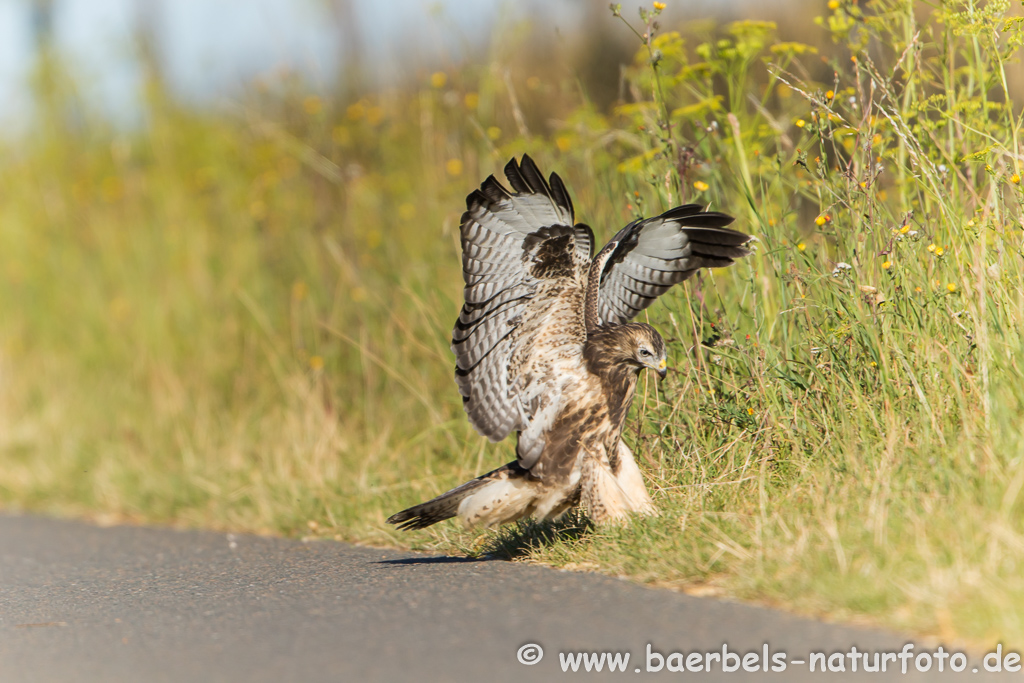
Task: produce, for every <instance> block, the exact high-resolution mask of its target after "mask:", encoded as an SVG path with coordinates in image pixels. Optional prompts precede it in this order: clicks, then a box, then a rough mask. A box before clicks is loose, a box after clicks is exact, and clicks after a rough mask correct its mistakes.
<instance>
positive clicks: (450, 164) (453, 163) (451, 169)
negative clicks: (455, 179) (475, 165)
mask: <svg viewBox="0 0 1024 683" xmlns="http://www.w3.org/2000/svg"><path fill="white" fill-rule="evenodd" d="M444 170H446V171H448V175H451V176H460V175H462V159H449V160H448V161H446V162H445V165H444Z"/></svg>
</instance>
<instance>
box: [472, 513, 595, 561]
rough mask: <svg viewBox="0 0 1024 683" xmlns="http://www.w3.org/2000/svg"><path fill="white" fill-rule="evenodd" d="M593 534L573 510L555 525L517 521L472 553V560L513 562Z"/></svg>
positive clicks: (584, 518)
mask: <svg viewBox="0 0 1024 683" xmlns="http://www.w3.org/2000/svg"><path fill="white" fill-rule="evenodd" d="M593 530H594V523H593V522H591V521H590V519H589V518H588V517H587V516H586V515H584V514H582V513H580V512H578V511H576V510H573V511H572V512H570V513H569V514H567V515H566V516H565V517H563V518H562V519H560V520H558V521H557V522H538V521H535V520H532V519H531V520H525V521H520V522H516V523H515V524H514V525H513V524H510V525H508V526H506V527H503V528H501V529H499V530H498V531H497V533H495V534H494V535H493V536H492V537H491V538H489V539H487V540H486V541H485V542H484V544H483V546H482V547H480V548H479V549H478V550H476V551H475V552H474V553H473V556H475V557H479V558H482V559H493V560H514V559H516V558H519V557H525V556H526V555H529V554H530V553H531V552H533V551H534V550H538V549H540V548H543V547H547V546H551V545H555V544H557V543H565V542H570V543H571V542H573V541H578V540H581V539H583V538H586V537H587V536H589V535H590V534H591V532H593Z"/></svg>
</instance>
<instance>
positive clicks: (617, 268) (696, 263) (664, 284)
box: [594, 204, 752, 325]
mask: <svg viewBox="0 0 1024 683" xmlns="http://www.w3.org/2000/svg"><path fill="white" fill-rule="evenodd" d="M732 222H733V218H732V217H731V216H727V215H726V214H724V213H719V212H717V211H705V210H704V208H703V207H702V206H700V205H699V204H687V205H685V206H677V207H675V208H674V209H669V210H668V211H666V212H665V213H663V214H661V215H660V216H657V217H655V218H649V219H646V220H640V221H634V222H632V223H630V224H629V225H627V226H626V227H625V228H623V229H622V230H620V231H619V232H618V234H616V235H615V237H613V238H612V239H611V241H610V242H609V243H608V244H607V245H606V246H605V247H604V249H602V250H601V253H600V254H598V255H597V257H596V258H595V259H594V263H595V264H599V265H602V266H603V269H602V272H601V276H600V285H599V292H598V303H597V314H598V322H599V323H600V324H602V325H620V324H622V323H626V322H629V321H630V320H632V319H633V317H634V316H636V314H637V313H639V312H640V311H642V310H644V309H645V308H647V307H648V306H650V305H651V304H652V303H654V300H655V299H657V298H658V297H659V296H661V295H662V294H664V293H665V292H667V291H668V290H669V289H670V288H671V287H672V286H673V285H675V284H678V283H680V282H682V281H683V280H686V279H687V278H689V277H690V276H691V275H693V274H694V273H695V272H697V270H699V269H700V268H722V267H725V266H728V265H731V264H732V263H733V262H734V261H735V260H736V259H738V258H741V257H743V256H746V255H747V254H749V253H750V252H749V250H748V249H747V248H746V247H745V246H744V245H745V244H747V242H749V241H750V240H751V239H752V238H751V237H750V235H745V234H744V233H742V232H738V231H736V230H732V229H730V228H727V227H726V226H727V225H729V224H730V223H732ZM595 277H596V274H595Z"/></svg>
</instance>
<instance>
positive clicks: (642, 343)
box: [593, 323, 668, 378]
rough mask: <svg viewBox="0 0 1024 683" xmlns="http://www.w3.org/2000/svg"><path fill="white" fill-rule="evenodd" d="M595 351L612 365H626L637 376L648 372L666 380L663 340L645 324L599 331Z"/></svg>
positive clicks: (654, 330) (594, 339) (594, 340)
mask: <svg viewBox="0 0 1024 683" xmlns="http://www.w3.org/2000/svg"><path fill="white" fill-rule="evenodd" d="M593 342H594V344H595V347H600V348H602V349H603V350H602V352H601V355H602V356H603V357H604V358H605V359H606V360H607V361H610V362H611V363H612V364H622V365H628V366H631V367H634V368H636V370H637V372H639V371H640V370H643V369H644V368H650V369H651V370H654V371H655V372H656V373H658V376H659V377H661V378H664V377H665V374H666V372H667V367H668V364H667V362H666V360H665V340H663V339H662V338H661V335H660V334H658V331H657V330H656V329H654V328H653V327H651V326H650V325H648V324H646V323H627V324H625V325H616V326H614V327H606V328H601V329H600V330H599V331H598V332H597V333H596V334H595V335H594V337H593Z"/></svg>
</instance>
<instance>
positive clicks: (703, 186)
mask: <svg viewBox="0 0 1024 683" xmlns="http://www.w3.org/2000/svg"><path fill="white" fill-rule="evenodd" d="M708 187H709V186H708V184H707V183H705V182H704V181H703V180H698V181H696V182H695V183H694V184H693V188H694V189H695V190H697V191H698V192H706V191H707V189H708Z"/></svg>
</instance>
